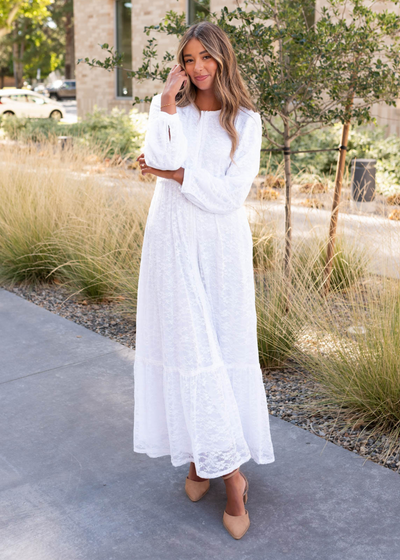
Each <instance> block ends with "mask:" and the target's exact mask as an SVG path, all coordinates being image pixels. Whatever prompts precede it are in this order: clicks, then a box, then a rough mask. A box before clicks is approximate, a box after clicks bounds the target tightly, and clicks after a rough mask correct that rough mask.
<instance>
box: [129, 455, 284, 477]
mask: <svg viewBox="0 0 400 560" xmlns="http://www.w3.org/2000/svg"><path fill="white" fill-rule="evenodd" d="M133 452H134V453H142V454H143V455H147V456H148V457H150V458H151V459H157V458H159V457H166V456H171V453H170V452H169V451H166V452H165V453H162V452H159V453H151V452H147V451H138V450H137V449H133ZM250 459H253V461H254V462H255V463H256V464H257V465H269V464H271V463H274V462H275V457H273V458H272V459H265V460H256V459H254V457H252V455H251V454H250V455H248V456H246V458H245V459H241V460H240V462H239V463H238V464H236V466H234V467H230V469H229V470H228V471H225V470H224V471H219V472H218V473H217V474H213V475H209V474H207V473H206V472H203V471H200V470H199V471H198V470H197V468H196V473H197V475H198V476H200V477H201V478H218V477H221V476H223V475H225V474H228V473H230V472H232V471H234V470H235V469H237V468H238V467H240V466H241V465H244V464H245V463H247V462H248V461H250ZM191 462H193V463H194V461H193V458H190V457H189V458H188V459H185V460H183V461H175V462H174V461H172V459H171V464H172V466H174V467H181V466H182V465H186V464H187V463H191Z"/></svg>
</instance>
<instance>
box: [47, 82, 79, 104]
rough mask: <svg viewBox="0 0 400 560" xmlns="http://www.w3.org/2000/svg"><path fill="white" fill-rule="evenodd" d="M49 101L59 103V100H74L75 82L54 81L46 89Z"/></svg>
mask: <svg viewBox="0 0 400 560" xmlns="http://www.w3.org/2000/svg"><path fill="white" fill-rule="evenodd" d="M47 92H48V95H49V97H50V99H55V100H56V101H60V100H61V99H75V98H76V81H75V80H56V81H55V82H54V83H52V84H51V86H48V88H47Z"/></svg>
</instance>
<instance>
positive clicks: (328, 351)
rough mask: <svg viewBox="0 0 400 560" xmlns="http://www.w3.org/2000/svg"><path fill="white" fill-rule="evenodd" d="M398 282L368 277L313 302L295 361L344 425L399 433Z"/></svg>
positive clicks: (392, 435) (393, 436)
mask: <svg viewBox="0 0 400 560" xmlns="http://www.w3.org/2000/svg"><path fill="white" fill-rule="evenodd" d="M399 346H400V285H399V282H398V281H392V280H388V279H376V278H370V279H367V280H365V281H362V282H359V283H357V284H355V285H354V286H353V287H352V288H351V289H350V290H348V291H347V292H346V296H345V297H343V296H341V297H338V295H337V294H336V295H334V296H331V297H329V298H328V299H326V300H324V299H322V298H321V299H320V300H315V301H314V305H313V311H312V313H311V314H309V319H308V321H307V324H306V325H304V329H303V334H302V336H301V338H300V340H299V343H298V354H297V356H296V359H297V360H298V361H299V362H300V363H301V364H302V365H303V366H304V367H305V368H306V369H307V371H309V372H310V373H311V374H312V375H313V377H314V378H315V379H316V380H317V381H318V383H319V384H320V386H321V388H322V391H323V393H324V404H326V405H327V406H328V407H329V406H330V407H332V408H333V409H336V410H337V409H338V408H340V409H341V411H342V414H343V415H344V416H345V418H346V419H347V421H348V422H349V423H353V425H358V426H360V425H362V426H365V429H367V428H368V429H369V430H371V431H372V433H371V435H372V434H373V433H374V432H384V433H386V434H388V436H389V444H388V448H387V452H388V453H390V452H391V451H392V450H393V447H396V446H397V447H398V439H399V436H400V348H399Z"/></svg>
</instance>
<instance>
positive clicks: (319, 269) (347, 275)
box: [293, 236, 371, 292]
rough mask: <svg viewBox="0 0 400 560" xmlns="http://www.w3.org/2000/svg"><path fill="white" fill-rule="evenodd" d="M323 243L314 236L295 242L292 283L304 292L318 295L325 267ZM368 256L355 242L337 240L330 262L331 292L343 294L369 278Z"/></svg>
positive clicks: (369, 259) (342, 238) (324, 243)
mask: <svg viewBox="0 0 400 560" xmlns="http://www.w3.org/2000/svg"><path fill="white" fill-rule="evenodd" d="M326 251H327V244H326V240H324V239H321V238H320V237H317V236H313V237H310V238H306V239H302V240H300V241H298V242H297V243H296V244H295V246H294V248H293V252H294V260H293V282H294V285H295V286H296V288H297V287H300V288H301V289H304V288H305V287H307V288H308V287H309V288H312V289H315V290H317V291H320V290H321V288H322V287H323V283H324V269H325V263H326ZM370 262H371V256H370V254H369V252H368V251H367V250H366V249H364V248H363V247H361V246H360V244H359V243H357V242H356V241H353V242H350V241H347V240H346V239H345V238H344V237H343V236H339V237H338V238H337V239H336V243H335V254H334V257H333V260H332V273H331V277H330V290H331V291H333V292H337V291H340V290H346V289H348V288H350V287H352V286H354V284H356V283H357V282H358V281H359V280H360V279H362V278H364V277H365V276H367V275H368V274H369V269H370Z"/></svg>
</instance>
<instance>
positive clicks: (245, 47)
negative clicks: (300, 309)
mask: <svg viewBox="0 0 400 560" xmlns="http://www.w3.org/2000/svg"><path fill="white" fill-rule="evenodd" d="M389 3H391V4H394V5H396V4H398V0H392V1H390V0H389ZM244 4H245V6H246V9H245V10H244V9H242V8H241V7H238V8H236V9H235V10H232V11H229V10H228V9H227V8H226V7H225V8H224V9H223V10H222V11H221V14H219V15H218V14H216V13H213V14H210V16H209V17H207V18H206V19H209V20H210V21H213V22H214V23H216V24H217V25H219V26H220V27H221V28H222V29H224V30H225V31H226V33H227V34H228V35H229V37H230V39H231V42H232V44H233V47H234V49H235V52H236V55H237V59H238V64H239V67H240V70H241V73H242V76H243V78H244V79H245V81H246V83H247V86H248V88H249V90H250V93H251V95H252V98H253V100H254V101H255V103H256V105H257V108H258V111H259V112H260V115H261V118H262V120H263V124H264V128H263V130H264V136H265V137H266V138H267V139H268V140H269V141H270V144H271V146H275V147H276V148H277V149H279V150H282V151H283V157H284V164H285V196H286V201H285V259H284V268H285V273H286V278H287V281H288V285H289V281H290V277H291V256H292V241H291V232H292V224H291V213H290V210H291V189H292V180H291V153H292V151H291V146H292V143H293V142H294V141H295V140H296V139H297V138H299V137H300V136H303V135H306V134H309V133H310V132H312V131H314V130H316V129H318V128H322V127H324V126H329V125H332V124H333V123H335V122H338V121H340V122H342V123H343V124H345V123H347V126H349V123H350V122H356V123H357V124H362V123H366V122H371V121H373V118H372V116H371V107H372V105H373V104H375V103H386V104H388V105H393V106H394V105H395V104H396V100H397V98H398V97H399V91H400V74H399V70H400V54H399V30H400V17H399V16H398V15H396V14H395V13H394V12H389V11H388V10H385V11H382V12H380V13H378V12H376V11H374V10H373V9H372V8H371V7H368V6H366V4H365V2H363V0H327V1H326V6H324V7H323V8H322V9H321V13H320V14H318V17H317V18H315V21H313V18H312V14H313V9H314V6H315V2H314V1H312V0H303V1H302V2H300V3H299V2H291V1H290V0H254V1H253V2H251V3H250V2H249V1H247V0H245V2H244ZM249 6H250V8H251V9H248V8H249ZM345 14H346V15H345ZM185 28H186V25H185V21H184V15H178V14H176V13H175V12H173V11H170V12H167V14H166V16H165V18H164V20H163V21H162V22H161V23H159V24H157V25H151V26H148V27H145V33H146V34H147V35H148V36H149V34H150V32H156V33H167V34H173V35H176V36H177V37H178V38H180V37H181V36H182V34H183V33H184V31H185ZM102 49H104V50H106V51H107V52H108V54H109V56H108V57H107V58H106V59H105V60H104V61H100V60H97V59H93V60H92V61H90V60H89V59H88V58H86V59H80V60H79V61H78V63H80V62H85V63H87V64H89V65H90V66H99V67H102V68H105V69H107V70H109V71H110V70H113V69H114V68H115V67H117V66H120V67H121V66H122V62H123V55H122V53H118V52H114V50H113V48H112V47H111V48H110V47H109V45H107V44H104V45H102ZM156 59H157V42H156V39H155V37H151V38H150V39H148V41H147V47H146V48H145V49H144V50H143V64H142V66H141V67H140V68H138V69H137V70H133V71H131V72H130V73H129V75H130V76H131V77H133V78H135V79H137V80H138V81H143V80H144V79H151V80H161V81H165V79H166V76H167V75H168V72H169V67H168V65H169V63H170V62H171V61H173V60H174V56H173V55H172V54H171V53H169V52H166V53H165V54H164V55H163V57H162V60H161V63H159V62H154V61H155V60H156ZM142 101H146V102H148V101H151V97H148V96H146V97H145V98H144V99H139V98H137V97H136V98H135V103H138V102H142ZM135 103H134V104H135ZM342 160H343V156H342ZM334 212H335V213H336V215H337V209H336V210H335V211H334ZM331 246H332V244H331Z"/></svg>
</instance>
